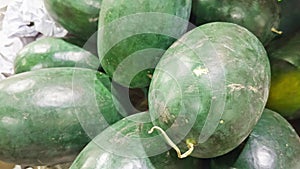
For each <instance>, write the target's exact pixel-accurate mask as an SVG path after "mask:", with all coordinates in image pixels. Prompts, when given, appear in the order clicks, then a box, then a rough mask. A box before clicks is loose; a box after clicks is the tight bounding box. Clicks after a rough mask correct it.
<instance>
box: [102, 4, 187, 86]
mask: <svg viewBox="0 0 300 169" xmlns="http://www.w3.org/2000/svg"><path fill="white" fill-rule="evenodd" d="M190 10H191V0H176V1H174V0H164V1H161V0H151V1H148V0H104V1H103V3H102V6H101V11H100V19H99V30H100V32H99V34H98V53H99V56H100V60H101V65H102V67H103V69H104V70H105V71H106V72H107V74H108V75H109V76H111V77H112V76H113V78H114V80H115V81H116V82H118V83H120V84H122V85H124V86H130V87H133V88H135V87H145V86H148V85H149V83H150V80H151V79H150V77H149V75H150V76H151V74H152V73H153V69H152V68H154V67H155V65H156V64H157V62H158V60H159V58H160V57H161V55H162V54H163V52H164V50H166V49H167V48H168V47H169V46H170V45H171V44H172V43H173V42H174V41H175V40H176V39H178V38H179V37H180V36H181V35H182V34H183V33H184V32H185V31H186V29H187V25H188V19H189V16H190ZM155 49H157V50H155ZM125 60H126V61H125ZM140 68H141V69H140ZM115 72H117V73H116V75H117V76H114V73H115Z"/></svg>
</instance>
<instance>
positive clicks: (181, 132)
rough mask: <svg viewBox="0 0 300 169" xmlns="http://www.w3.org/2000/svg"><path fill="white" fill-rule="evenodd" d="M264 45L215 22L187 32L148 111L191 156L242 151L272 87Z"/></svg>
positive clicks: (158, 77) (162, 72) (168, 56)
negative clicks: (190, 150) (192, 147)
mask: <svg viewBox="0 0 300 169" xmlns="http://www.w3.org/2000/svg"><path fill="white" fill-rule="evenodd" d="M270 76H271V75H270V65H269V61H268V57H267V54H266V51H265V49H264V47H263V45H262V44H261V43H260V41H259V40H258V39H257V38H256V37H255V36H254V35H253V34H252V33H251V32H249V31H247V30H246V29H245V28H243V27H241V26H238V25H236V24H232V23H221V22H216V23H210V24H206V25H202V26H200V27H198V28H196V29H194V30H192V31H190V32H189V33H187V34H185V35H184V36H183V37H182V38H181V39H179V41H177V42H175V43H174V44H173V45H172V46H171V47H170V48H169V49H168V51H167V52H166V53H165V55H164V56H163V57H162V59H161V60H160V62H159V63H158V65H157V68H156V70H155V72H154V75H153V79H152V82H151V85H150V89H149V111H150V114H151V117H152V119H153V120H154V119H155V118H157V119H158V122H156V121H155V124H156V125H158V126H160V127H162V128H163V129H164V130H167V129H168V130H167V133H168V134H169V136H170V137H171V139H172V140H173V141H174V142H176V143H179V142H180V144H179V146H180V148H181V149H182V151H185V150H186V149H187V148H186V145H185V141H186V140H188V139H190V140H192V141H193V142H194V144H195V145H196V147H195V150H194V152H193V153H192V156H195V157H200V158H209V157H215V156H218V155H222V154H225V153H227V152H229V151H230V150H232V149H234V148H235V147H237V146H238V145H239V144H240V143H241V142H242V141H243V140H244V139H245V138H246V137H247V136H248V134H249V133H250V131H251V130H252V129H253V127H254V125H255V124H256V122H257V121H258V119H259V118H260V116H261V113H262V111H263V109H264V106H265V103H266V101H267V97H268V93H269V85H270Z"/></svg>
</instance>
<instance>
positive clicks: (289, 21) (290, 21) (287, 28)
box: [279, 0, 300, 36]
mask: <svg viewBox="0 0 300 169" xmlns="http://www.w3.org/2000/svg"><path fill="white" fill-rule="evenodd" d="M279 6H280V8H281V13H280V25H279V30H281V31H282V32H283V36H287V35H291V34H293V33H294V32H296V31H297V30H299V29H300V22H299V21H300V10H299V8H300V1H299V0H282V1H281V2H280V3H279Z"/></svg>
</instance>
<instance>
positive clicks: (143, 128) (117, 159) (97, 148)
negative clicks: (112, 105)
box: [70, 112, 202, 169]
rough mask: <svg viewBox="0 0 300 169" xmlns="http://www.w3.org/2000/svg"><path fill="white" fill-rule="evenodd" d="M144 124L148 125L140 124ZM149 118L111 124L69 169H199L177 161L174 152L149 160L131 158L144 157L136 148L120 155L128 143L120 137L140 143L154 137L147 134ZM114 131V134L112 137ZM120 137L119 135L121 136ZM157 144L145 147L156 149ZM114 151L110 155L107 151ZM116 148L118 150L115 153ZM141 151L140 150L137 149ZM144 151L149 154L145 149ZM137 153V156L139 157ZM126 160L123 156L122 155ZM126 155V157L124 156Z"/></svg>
mask: <svg viewBox="0 0 300 169" xmlns="http://www.w3.org/2000/svg"><path fill="white" fill-rule="evenodd" d="M143 121H144V122H145V121H148V122H146V123H143ZM152 126H153V125H152V123H151V119H150V114H149V113H148V112H143V113H139V114H135V115H131V116H128V117H126V118H124V119H122V120H120V121H118V122H117V123H115V124H113V125H112V126H111V128H113V129H114V130H111V129H108V130H105V131H103V132H102V133H100V134H99V135H98V136H97V137H95V138H94V139H93V140H92V141H91V142H90V143H89V144H88V145H87V146H86V147H85V148H84V149H83V150H82V151H81V153H80V154H79V155H78V157H77V158H76V160H75V161H74V162H73V164H72V166H71V167H70V169H95V168H101V169H119V168H127V167H131V168H134V169H182V168H189V169H201V168H202V167H201V166H202V160H200V159H196V158H192V157H189V158H187V159H184V160H182V159H179V158H178V157H177V156H176V153H175V152H174V151H173V150H170V151H167V152H161V153H160V154H159V155H156V156H152V157H143V158H141V156H135V157H134V156H131V155H132V152H139V153H144V154H145V150H144V149H143V148H141V147H139V145H136V147H129V150H130V149H131V150H132V151H130V152H128V153H125V154H124V153H123V154H122V153H121V152H118V151H122V150H124V149H122V148H120V147H123V146H125V145H131V144H129V142H128V141H130V140H127V139H124V138H122V135H123V136H124V137H125V136H127V137H128V138H136V139H139V138H140V143H142V142H143V139H145V138H150V137H153V135H150V134H148V130H150V129H151V127H152ZM112 131H113V134H112ZM121 134H122V135H121ZM103 140H109V141H110V142H109V143H110V145H103V144H102V143H103ZM126 140H127V141H126ZM157 144H158V143H154V142H153V145H147V146H150V147H151V146H154V147H155V146H158V145H157ZM112 146H113V147H116V148H115V149H114V150H116V152H113V151H111V150H110V149H109V147H112ZM118 148H119V149H118ZM139 148H141V149H139ZM145 149H146V150H149V149H147V148H145ZM139 153H138V154H139ZM121 154H122V155H125V156H122V155H121ZM126 155H128V156H126Z"/></svg>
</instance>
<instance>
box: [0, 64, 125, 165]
mask: <svg viewBox="0 0 300 169" xmlns="http://www.w3.org/2000/svg"><path fill="white" fill-rule="evenodd" d="M0 99H1V103H2V104H1V105H0V119H1V121H0V135H1V139H0V159H1V160H3V161H5V162H11V163H16V164H20V165H30V166H44V165H54V164H58V163H65V162H71V161H73V160H74V159H75V157H76V156H77V154H78V153H79V152H80V151H81V150H82V148H83V147H84V146H85V145H86V144H87V143H89V141H90V140H91V138H94V137H95V136H97V135H98V134H99V133H100V132H101V131H103V130H104V129H105V128H106V127H108V125H109V124H113V123H115V122H117V121H118V120H120V119H122V118H123V116H122V115H121V114H120V113H119V111H118V110H120V109H118V106H119V105H117V102H116V101H115V100H113V96H112V94H111V92H110V79H109V77H108V76H107V75H105V74H103V73H100V72H97V71H94V70H90V69H83V68H49V69H41V70H36V71H31V72H25V73H21V74H17V75H14V76H12V77H9V78H7V79H5V80H2V81H1V82H0ZM95 126H96V127H95Z"/></svg>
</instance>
